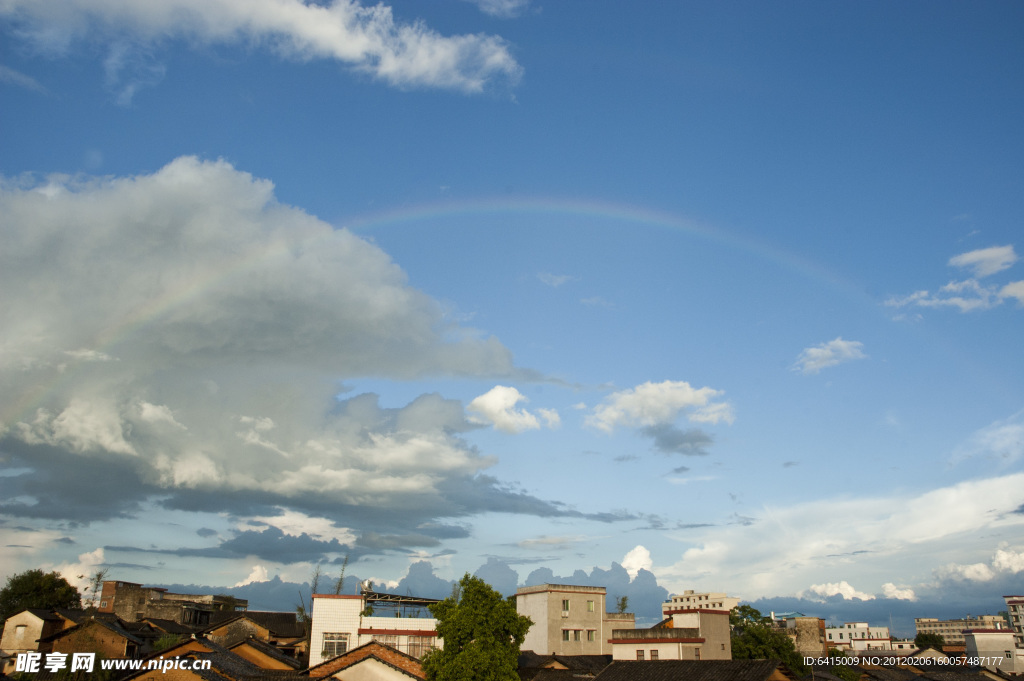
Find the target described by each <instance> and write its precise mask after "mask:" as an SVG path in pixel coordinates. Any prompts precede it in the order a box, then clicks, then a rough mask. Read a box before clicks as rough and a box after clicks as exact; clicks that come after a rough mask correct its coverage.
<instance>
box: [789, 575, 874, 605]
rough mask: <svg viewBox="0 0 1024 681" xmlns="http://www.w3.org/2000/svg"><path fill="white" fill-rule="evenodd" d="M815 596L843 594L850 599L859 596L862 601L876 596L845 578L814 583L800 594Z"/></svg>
mask: <svg viewBox="0 0 1024 681" xmlns="http://www.w3.org/2000/svg"><path fill="white" fill-rule="evenodd" d="M814 596H819V597H821V598H828V597H829V596H842V597H843V598H845V599H847V600H850V599H851V598H857V599H860V600H862V601H870V600H871V599H873V598H874V596H872V595H871V594H866V593H864V592H863V591H857V590H856V589H855V588H853V586H851V585H850V583H849V582H847V581H846V580H845V579H844V580H843V581H841V582H828V583H826V584H814V585H812V586H811V587H810V588H809V589H808V590H807V591H805V592H803V593H801V594H800V597H801V598H813V597H814Z"/></svg>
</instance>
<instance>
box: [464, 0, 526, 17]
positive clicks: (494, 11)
mask: <svg viewBox="0 0 1024 681" xmlns="http://www.w3.org/2000/svg"><path fill="white" fill-rule="evenodd" d="M466 2H471V3H473V4H474V5H476V6H477V7H479V8H480V11H481V12H483V13H484V14H489V15H491V16H492V17H498V18H499V19H513V18H515V17H518V16H520V15H521V14H522V13H523V12H524V11H526V8H527V7H529V6H530V0H466Z"/></svg>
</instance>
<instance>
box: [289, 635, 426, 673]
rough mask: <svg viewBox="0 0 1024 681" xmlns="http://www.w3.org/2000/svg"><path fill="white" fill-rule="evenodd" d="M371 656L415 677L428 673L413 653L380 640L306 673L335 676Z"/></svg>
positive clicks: (365, 644) (321, 664)
mask: <svg viewBox="0 0 1024 681" xmlns="http://www.w3.org/2000/svg"><path fill="white" fill-rule="evenodd" d="M370 658H373V659H375V660H377V661H379V662H382V663H383V664H386V665H388V666H389V667H392V668H394V669H397V670H398V671H401V672H402V673H404V674H406V675H408V676H411V677H413V678H415V679H425V678H426V674H424V672H423V666H422V665H421V664H420V661H419V660H417V659H416V658H415V657H413V656H412V655H408V654H406V653H403V652H402V651H400V650H398V649H397V648H392V647H391V646H389V645H385V644H383V643H380V642H378V641H371V642H369V643H364V644H363V645H361V646H359V647H358V648H353V649H352V650H350V651H348V652H347V653H343V654H341V655H338V656H337V657H334V658H331V659H330V660H327V661H326V662H321V663H320V664H318V665H316V666H315V667H310V668H309V669H307V670H306V671H305V672H304V674H308V675H309V676H310V677H311V678H323V677H327V676H333V675H335V674H337V673H338V672H339V671H340V670H342V669H347V668H348V667H351V666H352V665H355V664H358V663H360V662H362V661H363V660H367V659H370Z"/></svg>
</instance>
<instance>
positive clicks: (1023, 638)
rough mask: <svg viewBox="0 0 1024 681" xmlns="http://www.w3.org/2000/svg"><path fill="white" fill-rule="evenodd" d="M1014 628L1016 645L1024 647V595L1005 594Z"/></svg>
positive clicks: (1007, 608)
mask: <svg viewBox="0 0 1024 681" xmlns="http://www.w3.org/2000/svg"><path fill="white" fill-rule="evenodd" d="M1003 600H1004V601H1006V613H1007V614H1008V615H1009V616H1010V626H1011V627H1012V628H1013V642H1014V647H1016V648H1024V596H1003Z"/></svg>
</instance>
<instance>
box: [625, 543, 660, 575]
mask: <svg viewBox="0 0 1024 681" xmlns="http://www.w3.org/2000/svg"><path fill="white" fill-rule="evenodd" d="M653 565H654V561H653V560H651V552H650V551H648V550H647V549H646V548H645V547H644V546H641V545H637V546H635V547H634V548H633V549H631V550H630V551H629V552H628V553H627V554H626V555H625V556H624V557H623V559H622V567H624V568H626V572H628V573H629V576H630V578H635V577H636V575H637V573H638V572H640V571H641V570H650V569H651V567H653Z"/></svg>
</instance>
